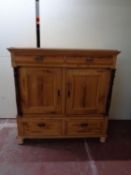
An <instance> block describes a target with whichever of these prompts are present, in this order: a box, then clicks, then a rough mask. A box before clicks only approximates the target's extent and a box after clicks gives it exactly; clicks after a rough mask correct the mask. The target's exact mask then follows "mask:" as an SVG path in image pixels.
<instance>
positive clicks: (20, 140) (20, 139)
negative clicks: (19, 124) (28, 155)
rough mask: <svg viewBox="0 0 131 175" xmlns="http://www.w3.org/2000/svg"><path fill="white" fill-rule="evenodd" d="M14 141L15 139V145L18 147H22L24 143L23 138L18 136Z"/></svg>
mask: <svg viewBox="0 0 131 175" xmlns="http://www.w3.org/2000/svg"><path fill="white" fill-rule="evenodd" d="M16 139H17V143H18V144H19V145H22V144H23V143H24V138H23V137H20V136H18V137H17V138H16Z"/></svg>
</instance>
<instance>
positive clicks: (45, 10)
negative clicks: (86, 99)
mask: <svg viewBox="0 0 131 175" xmlns="http://www.w3.org/2000/svg"><path fill="white" fill-rule="evenodd" d="M34 2H35V0H28V1H27V0H22V1H21V0H3V1H0V24H1V25H0V31H1V32H0V117H14V116H15V115H16V106H15V91H14V80H13V72H12V69H11V66H10V58H9V54H8V52H7V51H6V48H7V47H10V46H17V47H18V46H19V47H35V10H34V9H35V6H34ZM40 5H41V9H40V10H41V43H42V47H55V48H102V49H104V48H105V49H118V50H121V51H122V53H121V54H120V55H119V58H118V62H117V73H116V78H115V83H114V89H113V98H112V105H111V112H110V117H111V118H114V119H118V118H120V119H128V118H130V119H131V107H130V104H131V90H130V89H131V81H130V76H129V75H131V69H130V65H131V59H130V55H131V49H130V43H131V1H130V0H99V1H98V0H44V1H42V0H41V1H40Z"/></svg>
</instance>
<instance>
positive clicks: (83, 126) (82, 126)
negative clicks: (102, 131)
mask: <svg viewBox="0 0 131 175" xmlns="http://www.w3.org/2000/svg"><path fill="white" fill-rule="evenodd" d="M80 127H81V128H86V127H88V123H81V124H80Z"/></svg>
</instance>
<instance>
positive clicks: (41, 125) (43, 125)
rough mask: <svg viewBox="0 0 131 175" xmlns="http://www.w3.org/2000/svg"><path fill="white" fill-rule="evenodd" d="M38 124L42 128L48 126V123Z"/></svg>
mask: <svg viewBox="0 0 131 175" xmlns="http://www.w3.org/2000/svg"><path fill="white" fill-rule="evenodd" d="M38 126H39V127H41V128H44V127H45V126H46V124H45V123H38Z"/></svg>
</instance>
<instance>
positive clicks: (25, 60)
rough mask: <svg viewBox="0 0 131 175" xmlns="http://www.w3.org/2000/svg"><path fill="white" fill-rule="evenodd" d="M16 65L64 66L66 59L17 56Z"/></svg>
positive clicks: (15, 58) (59, 57)
mask: <svg viewBox="0 0 131 175" xmlns="http://www.w3.org/2000/svg"><path fill="white" fill-rule="evenodd" d="M14 63H15V64H16V65H41V64H44V65H46V64H49V65H50V64H62V63H64V57H62V56H40V55H34V56H30V55H29V56H23V55H15V56H14Z"/></svg>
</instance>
